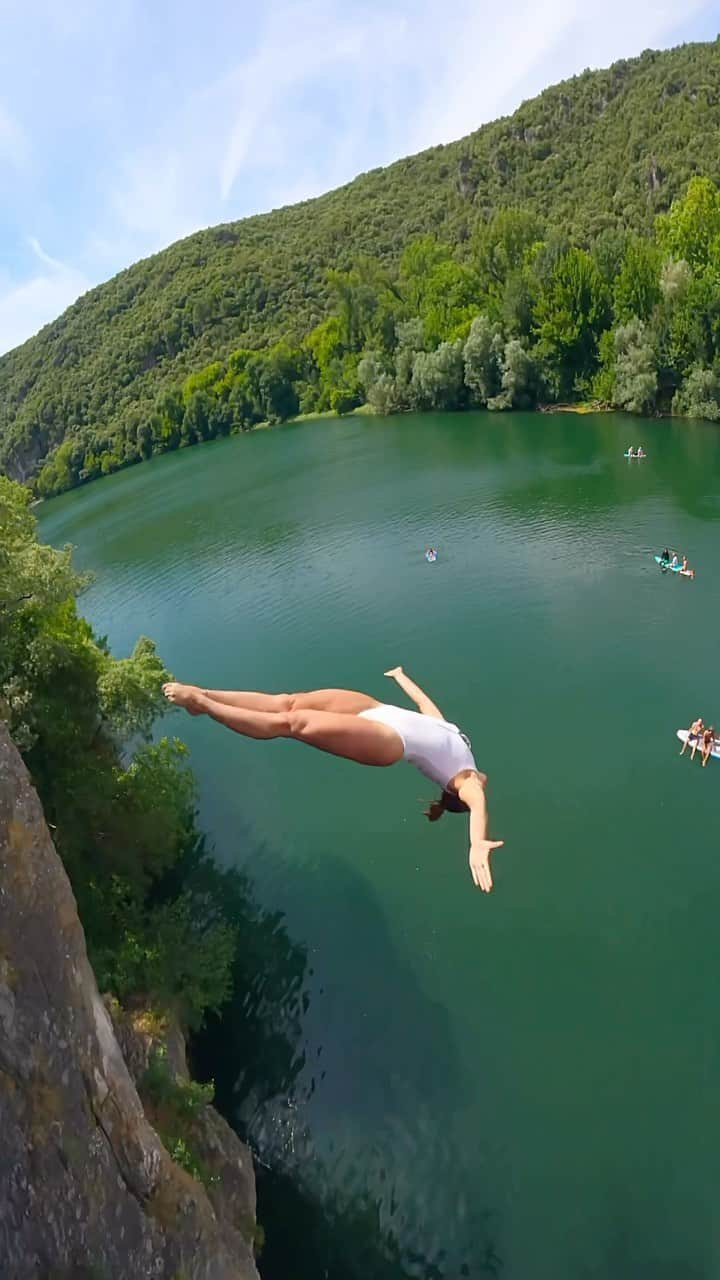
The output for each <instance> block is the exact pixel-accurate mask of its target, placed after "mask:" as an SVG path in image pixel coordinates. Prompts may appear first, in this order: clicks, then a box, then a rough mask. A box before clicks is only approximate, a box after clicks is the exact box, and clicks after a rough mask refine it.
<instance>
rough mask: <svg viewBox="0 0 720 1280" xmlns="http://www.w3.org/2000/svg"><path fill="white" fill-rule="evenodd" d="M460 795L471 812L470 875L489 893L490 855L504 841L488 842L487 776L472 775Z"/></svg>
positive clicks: (490, 880) (464, 784)
mask: <svg viewBox="0 0 720 1280" xmlns="http://www.w3.org/2000/svg"><path fill="white" fill-rule="evenodd" d="M458 795H459V796H460V799H461V800H462V802H463V804H466V805H467V806H468V808H469V810H470V874H471V875H472V878H473V880H474V881H475V884H476V885H477V887H478V889H482V891H483V893H489V892H490V890H491V889H492V883H493V882H492V876H491V874H490V854H491V853H492V851H493V849H501V848H502V846H503V845H504V843H505V841H504V840H488V838H487V829H488V811H487V802H486V800H485V775H484V774H483V775H482V776H480V775H479V774H477V773H472V774H470V776H469V777H467V778H464V779H463V781H462V782H461V783H460V786H459V787H458Z"/></svg>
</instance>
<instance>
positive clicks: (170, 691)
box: [163, 667, 504, 893]
mask: <svg viewBox="0 0 720 1280" xmlns="http://www.w3.org/2000/svg"><path fill="white" fill-rule="evenodd" d="M385 675H386V676H388V677H389V678H390V679H392V680H395V681H396V682H397V684H398V685H399V686H400V688H401V689H402V690H403V692H404V693H406V694H407V696H408V697H409V698H410V699H411V700H412V701H413V702H414V703H415V705H416V706H417V708H418V710H417V711H408V710H406V709H405V708H404V707H395V706H390V705H388V704H387V703H384V702H379V701H378V700H377V698H372V697H370V695H369V694H367V693H354V692H352V691H351V690H349V689H316V690H315V691H314V692H313V693H275V694H272V693H254V692H245V693H243V692H235V691H233V690H220V689H200V688H198V687H197V686H196V685H191V684H178V683H176V682H175V681H171V682H170V683H168V684H165V685H163V693H164V694H165V697H166V698H167V699H168V701H169V702H173V703H175V704H176V705H177V706H179V707H184V708H185V710H186V711H188V712H189V713H190V715H193V716H203V715H205V716H210V717H211V718H212V719H213V720H217V722H218V724H222V725H225V727H226V728H228V729H232V730H233V731H234V732H235V733H241V734H243V735H244V736H245V737H246V738H261V739H267V738H293V739H295V741H296V742H306V743H307V744H308V746H311V747H317V749H318V750H319V751H327V752H329V754H330V755H334V756H341V757H342V758H343V759H345V760H354V761H355V762H356V764H366V765H391V764H395V763H396V762H397V761H398V760H407V761H408V762H409V763H410V764H414V765H415V766H416V768H418V769H419V770H420V772H421V773H423V774H424V775H425V777H426V778H430V779H431V781H432V782H435V783H437V784H438V786H439V787H440V788H441V793H440V796H439V797H438V799H437V800H433V801H432V802H431V804H430V807H429V808H428V809H427V810H426V811H425V816H426V817H427V818H428V819H429V820H430V822H437V820H438V818H441V817H442V816H443V814H444V813H467V814H469V815H470V859H469V861H470V871H471V874H472V878H473V880H474V882H475V884H476V885H477V887H478V888H479V889H482V890H483V892H484V893H489V892H490V890H491V889H492V883H493V882H492V876H491V874H490V855H491V853H492V852H493V850H494V849H500V848H501V847H502V845H503V844H504V841H503V840H488V838H487V832H488V811H487V804H486V800H485V785H486V783H487V776H486V775H485V774H484V773H481V772H480V770H479V769H478V767H477V765H476V763H475V759H474V756H473V753H472V748H471V746H470V742H469V741H468V739H467V738H466V737H465V734H464V733H461V732H460V730H459V729H458V727H457V725H456V724H451V723H450V722H449V721H447V720H445V719H444V717H443V715H442V712H441V711H440V710H439V709H438V707H437V706H436V705H435V703H434V702H433V701H432V700H431V699H430V698H429V697H428V695H427V694H426V693H424V692H423V690H422V689H421V688H420V687H419V685H417V684H415V681H414V680H411V679H410V677H409V676H407V675H406V674H405V672H404V671H403V669H402V667H392V668H391V669H390V670H389V671H386V672H385Z"/></svg>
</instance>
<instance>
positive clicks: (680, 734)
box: [676, 729, 720, 760]
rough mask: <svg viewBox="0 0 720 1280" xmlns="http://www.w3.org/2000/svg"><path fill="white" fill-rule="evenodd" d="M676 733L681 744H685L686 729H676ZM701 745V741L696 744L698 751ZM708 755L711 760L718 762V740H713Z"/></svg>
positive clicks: (719, 757)
mask: <svg viewBox="0 0 720 1280" xmlns="http://www.w3.org/2000/svg"><path fill="white" fill-rule="evenodd" d="M676 733H677V736H678V738H679V739H680V741H681V742H687V740H688V731H687V729H677V730H676ZM701 743H702V739H701V740H700V741H699V742H698V747H697V749H698V751H700V750H701V749H702V746H701ZM710 755H711V756H712V758H713V760H720V738H715V740H714V742H713V749H712V751H711V752H710Z"/></svg>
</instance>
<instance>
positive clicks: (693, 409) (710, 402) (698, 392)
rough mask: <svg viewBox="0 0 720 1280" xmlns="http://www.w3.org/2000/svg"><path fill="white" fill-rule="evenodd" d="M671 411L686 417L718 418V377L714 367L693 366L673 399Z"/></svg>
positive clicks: (719, 409)
mask: <svg viewBox="0 0 720 1280" xmlns="http://www.w3.org/2000/svg"><path fill="white" fill-rule="evenodd" d="M673 413H678V414H683V415H684V416H685V417H686V418H708V419H709V420H710V421H711V422H718V421H719V420H720V378H718V375H717V374H716V373H715V371H714V369H701V368H698V367H696V368H694V369H691V370H690V372H689V373H688V376H687V378H686V380H685V382H684V384H683V386H682V388H681V389H680V390H679V391H677V392H676V394H675V398H674V400H673Z"/></svg>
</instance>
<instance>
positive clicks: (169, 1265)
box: [0, 723, 257, 1280]
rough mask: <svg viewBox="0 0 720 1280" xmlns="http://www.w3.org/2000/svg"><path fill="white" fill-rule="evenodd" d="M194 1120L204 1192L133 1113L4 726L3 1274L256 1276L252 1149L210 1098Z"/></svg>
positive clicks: (66, 901)
mask: <svg viewBox="0 0 720 1280" xmlns="http://www.w3.org/2000/svg"><path fill="white" fill-rule="evenodd" d="M126 1039H127V1037H126ZM126 1051H127V1045H126ZM201 1127H202V1128H204V1129H205V1130H206V1132H207V1135H208V1140H209V1142H210V1145H211V1146H212V1148H213V1150H212V1153H211V1155H212V1165H213V1168H214V1169H217V1170H218V1176H217V1177H215V1178H213V1185H212V1186H211V1188H210V1194H208V1192H206V1190H205V1188H204V1187H203V1186H202V1185H201V1184H200V1183H199V1182H197V1181H196V1180H195V1179H194V1178H192V1177H191V1176H190V1174H189V1173H187V1172H185V1170H183V1169H181V1168H180V1167H179V1166H178V1165H177V1164H175V1163H174V1162H173V1160H172V1159H171V1158H170V1156H169V1155H168V1152H167V1151H166V1150H165V1148H164V1147H163V1145H162V1143H161V1141H160V1139H159V1137H158V1135H157V1133H156V1132H155V1130H154V1129H153V1128H152V1127H151V1125H150V1123H149V1121H148V1118H147V1116H146V1114H145V1112H144V1110H143V1106H142V1104H141V1102H140V1098H139V1096H138V1092H137V1090H136V1087H135V1083H134V1082H133V1079H132V1078H131V1075H130V1072H129V1071H128V1067H127V1065H126V1062H125V1059H124V1057H123V1054H122V1052H121V1050H120V1046H119V1043H118V1038H117V1036H116V1033H115V1029H114V1026H113V1022H112V1020H111V1017H110V1015H109V1013H108V1009H107V1008H106V1005H105V1004H104V1002H103V1000H102V999H101V997H100V995H99V993H98V989H97V985H96V982H95V977H94V974H93V971H92V969H91V967H90V964H89V962H88V958H87V952H86V948H85V938H84V934H83V930H82V926H81V924H80V920H79V918H78V914H77V907H76V904H75V899H74V897H73V893H72V890H71V888H70V883H69V881H68V878H67V876H66V874H65V870H64V868H63V866H62V863H61V861H60V859H59V857H58V855H57V853H56V852H55V849H54V847H53V844H52V840H51V838H50V834H49V832H48V829H47V826H46V824H45V819H44V816H43V812H42V808H41V806H40V802H39V800H38V797H37V795H36V793H35V791H34V789H33V787H32V784H31V781H30V778H29V775H28V772H27V770H26V768H25V766H24V764H23V762H22V760H21V758H20V756H19V754H18V752H17V750H16V749H15V747H14V746H13V744H12V742H11V740H10V737H9V735H8V733H7V730H6V728H5V726H4V725H3V724H2V723H0V1275H2V1276H3V1278H4V1280H31V1278H32V1280H39V1278H40V1277H43V1280H45V1278H47V1280H49V1278H50V1277H52V1280H61V1278H63V1280H70V1278H71V1277H72V1278H73V1280H75V1278H79V1277H82V1276H85V1277H87V1280H90V1277H102V1278H103V1280H125V1277H127V1278H128V1280H131V1278H132V1280H140V1278H141V1277H158V1278H161V1280H181V1278H182V1280H257V1271H256V1268H255V1264H254V1261H253V1253H252V1244H251V1237H252V1233H253V1229H254V1226H255V1188H254V1179H253V1174H252V1162H251V1159H250V1155H249V1152H248V1151H247V1148H245V1147H244V1146H243V1144H242V1143H240V1142H239V1140H238V1139H237V1137H236V1136H235V1135H234V1134H233V1133H232V1131H231V1130H229V1129H228V1128H227V1126H226V1125H225V1124H224V1122H223V1121H222V1120H221V1119H220V1117H219V1116H218V1115H217V1113H216V1112H214V1111H213V1109H212V1108H211V1107H208V1108H207V1109H206V1115H205V1120H204V1124H203V1126H201ZM225 1181H227V1182H229V1183H230V1187H229V1188H228V1190H229V1194H223V1182H225ZM210 1196H212V1201H211V1198H210Z"/></svg>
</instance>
